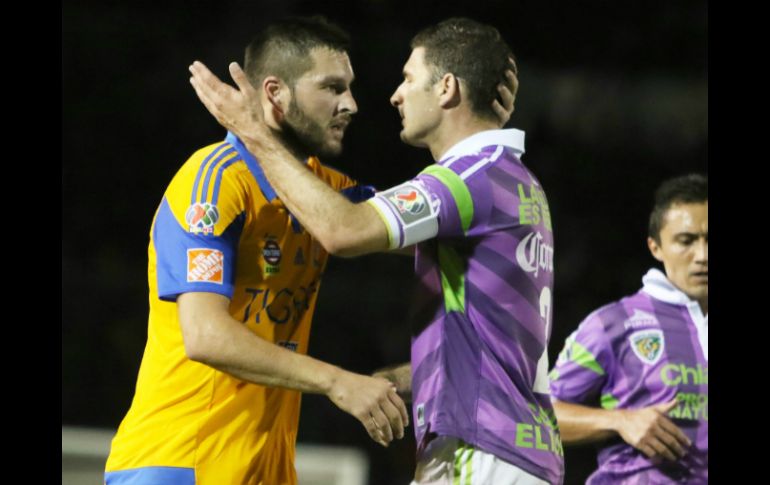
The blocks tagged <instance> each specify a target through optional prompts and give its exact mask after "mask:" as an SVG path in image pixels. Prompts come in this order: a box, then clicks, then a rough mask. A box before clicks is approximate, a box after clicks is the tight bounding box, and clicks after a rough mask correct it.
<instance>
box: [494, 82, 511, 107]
mask: <svg viewBox="0 0 770 485" xmlns="http://www.w3.org/2000/svg"><path fill="white" fill-rule="evenodd" d="M497 92H498V93H500V99H501V100H502V101H503V103H502V105H503V107H504V108H505V109H506V111H513V92H511V90H510V89H509V87H508V86H506V85H505V84H503V83H500V84H498V85H497Z"/></svg>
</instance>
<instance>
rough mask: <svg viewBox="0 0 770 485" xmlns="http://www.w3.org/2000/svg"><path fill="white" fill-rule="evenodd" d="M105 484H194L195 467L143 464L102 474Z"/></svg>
mask: <svg viewBox="0 0 770 485" xmlns="http://www.w3.org/2000/svg"><path fill="white" fill-rule="evenodd" d="M104 483H105V484H106V485H128V484H147V485H149V484H152V483H163V484H166V485H195V469H193V468H181V467H173V466H145V467H141V468H132V469H130V470H118V471H114V472H106V473H105V474H104Z"/></svg>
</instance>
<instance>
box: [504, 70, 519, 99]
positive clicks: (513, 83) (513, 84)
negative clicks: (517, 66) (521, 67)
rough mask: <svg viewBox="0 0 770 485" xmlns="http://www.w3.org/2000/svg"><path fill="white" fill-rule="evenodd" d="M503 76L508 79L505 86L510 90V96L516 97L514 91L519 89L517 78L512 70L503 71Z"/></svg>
mask: <svg viewBox="0 0 770 485" xmlns="http://www.w3.org/2000/svg"><path fill="white" fill-rule="evenodd" d="M505 78H506V79H507V80H508V85H507V86H506V87H507V88H508V89H509V90H510V91H511V96H513V98H516V91H518V89H519V78H518V76H516V73H514V72H513V71H505Z"/></svg>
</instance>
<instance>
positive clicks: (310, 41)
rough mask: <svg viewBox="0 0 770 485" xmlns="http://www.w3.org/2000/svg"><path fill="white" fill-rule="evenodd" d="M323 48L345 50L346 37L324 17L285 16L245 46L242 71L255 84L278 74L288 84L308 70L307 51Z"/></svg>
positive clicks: (310, 62) (348, 39) (308, 59)
mask: <svg viewBox="0 0 770 485" xmlns="http://www.w3.org/2000/svg"><path fill="white" fill-rule="evenodd" d="M318 47H326V48H329V49H331V50H333V51H339V52H347V51H348V49H349V47H350V36H349V35H348V33H347V32H345V31H344V30H342V28H341V27H339V26H337V25H335V24H333V23H331V22H329V21H328V20H327V19H326V18H325V17H323V16H320V15H315V16H312V17H287V18H284V19H281V20H279V21H277V22H275V23H273V24H270V25H269V26H268V27H267V28H266V29H265V30H263V31H262V32H260V33H259V34H257V35H256V36H255V37H254V38H253V39H252V41H251V42H250V43H249V45H248V46H247V47H246V55H245V59H244V63H243V66H244V71H245V72H246V75H247V76H248V78H249V81H251V83H252V84H253V85H254V86H255V87H256V86H257V85H258V84H260V83H261V82H262V80H263V79H264V78H265V77H267V76H271V75H272V76H278V77H279V78H281V79H282V80H283V81H284V82H285V83H287V84H288V85H289V86H290V87H293V86H294V83H295V82H296V81H297V79H298V78H299V77H300V76H302V74H304V73H305V72H307V71H308V70H310V69H312V67H313V61H312V60H311V59H310V51H312V50H313V49H315V48H318Z"/></svg>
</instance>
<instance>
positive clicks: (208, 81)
mask: <svg viewBox="0 0 770 485" xmlns="http://www.w3.org/2000/svg"><path fill="white" fill-rule="evenodd" d="M190 72H191V73H192V75H193V77H195V78H197V79H198V81H200V82H201V84H203V85H210V86H212V87H213V86H215V85H217V84H218V83H221V82H222V81H220V80H219V78H218V77H217V75H216V74H214V73H213V72H211V71H210V70H209V68H208V67H206V65H205V64H203V63H202V62H201V61H193V63H192V64H191V65H190Z"/></svg>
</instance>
